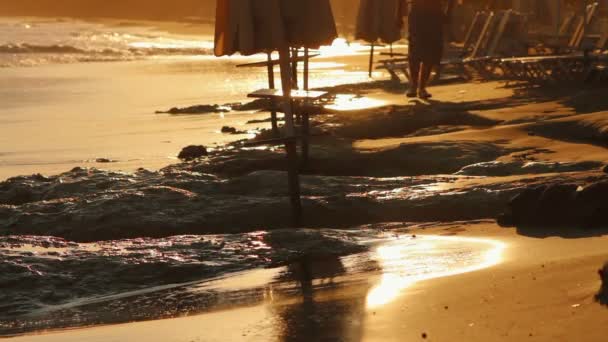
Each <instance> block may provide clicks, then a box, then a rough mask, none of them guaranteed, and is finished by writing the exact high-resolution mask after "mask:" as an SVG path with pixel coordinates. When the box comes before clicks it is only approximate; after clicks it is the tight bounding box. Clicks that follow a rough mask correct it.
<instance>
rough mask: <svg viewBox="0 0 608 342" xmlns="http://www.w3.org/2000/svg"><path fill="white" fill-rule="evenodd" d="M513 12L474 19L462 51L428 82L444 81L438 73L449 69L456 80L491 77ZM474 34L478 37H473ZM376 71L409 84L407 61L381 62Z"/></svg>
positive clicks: (444, 64)
mask: <svg viewBox="0 0 608 342" xmlns="http://www.w3.org/2000/svg"><path fill="white" fill-rule="evenodd" d="M514 14H515V12H514V11H512V10H507V11H499V12H478V13H477V14H476V16H475V18H474V19H473V22H472V24H471V26H470V27H469V30H468V32H467V36H466V37H465V42H464V44H463V46H462V49H461V50H460V51H458V52H457V53H454V51H453V50H452V51H451V54H452V55H456V57H452V58H445V59H443V60H442V61H441V65H440V68H439V70H438V71H437V72H436V73H435V75H434V77H433V79H432V80H431V82H436V81H439V80H443V79H445V78H442V76H441V74H442V73H444V72H445V71H446V70H449V69H451V70H452V71H454V72H455V73H456V74H457V75H459V78H461V79H462V78H464V79H472V78H475V77H484V78H487V77H490V76H491V75H492V74H493V70H494V69H496V65H495V64H496V61H497V57H499V56H500V54H499V52H498V48H499V47H500V44H501V42H502V40H503V38H504V33H505V31H506V28H507V27H508V25H509V24H510V23H511V22H512V20H513V18H514ZM475 35H477V38H476V39H474V38H473V37H474V36H475ZM378 68H379V69H384V70H386V71H387V72H388V73H389V74H390V75H391V78H392V79H393V80H395V81H400V78H399V73H401V74H403V75H404V76H405V78H406V80H407V81H408V82H409V81H410V75H409V62H408V59H407V58H403V57H401V58H392V59H386V60H382V61H380V66H379V67H378Z"/></svg>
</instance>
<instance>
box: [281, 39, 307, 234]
mask: <svg viewBox="0 0 608 342" xmlns="http://www.w3.org/2000/svg"><path fill="white" fill-rule="evenodd" d="M290 59H291V58H290V51H289V47H283V48H280V49H279V65H280V68H281V85H282V89H283V106H284V113H285V137H286V139H285V150H286V152H287V178H288V186H289V198H290V201H291V209H292V218H293V224H294V225H295V226H299V224H300V221H301V218H302V201H301V198H300V176H299V163H298V151H297V141H296V135H295V128H294V118H293V111H292V105H291V89H292V87H291V86H292V81H293V78H292V75H291V71H292V66H291V63H290Z"/></svg>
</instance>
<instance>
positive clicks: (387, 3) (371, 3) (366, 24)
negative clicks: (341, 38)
mask: <svg viewBox="0 0 608 342" xmlns="http://www.w3.org/2000/svg"><path fill="white" fill-rule="evenodd" d="M406 12H407V1H406V0H361V3H360V5H359V14H358V15H357V29H356V34H355V38H356V39H361V40H365V41H367V42H370V43H374V42H378V41H380V42H383V43H386V44H391V43H394V42H396V41H398V40H399V39H401V32H402V30H403V17H404V16H405V14H406Z"/></svg>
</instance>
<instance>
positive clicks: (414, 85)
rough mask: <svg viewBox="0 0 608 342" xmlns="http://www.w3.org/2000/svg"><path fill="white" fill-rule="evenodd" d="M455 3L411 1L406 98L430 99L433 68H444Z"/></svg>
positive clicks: (431, 0) (448, 1)
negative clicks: (445, 43) (447, 31)
mask: <svg viewBox="0 0 608 342" xmlns="http://www.w3.org/2000/svg"><path fill="white" fill-rule="evenodd" d="M453 7H454V0H411V4H410V12H409V19H408V21H409V67H410V75H411V81H410V88H409V90H408V91H407V94H406V95H407V97H420V98H422V99H428V98H430V97H431V94H430V93H429V92H428V91H427V90H426V86H427V83H428V81H429V78H430V77H431V73H432V71H433V69H435V70H437V69H438V68H439V66H440V65H441V57H442V55H443V37H444V30H445V27H446V24H447V23H448V18H449V17H450V15H451V12H452V8H453Z"/></svg>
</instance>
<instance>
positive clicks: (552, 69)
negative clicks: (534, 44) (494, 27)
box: [500, 3, 608, 83]
mask: <svg viewBox="0 0 608 342" xmlns="http://www.w3.org/2000/svg"><path fill="white" fill-rule="evenodd" d="M597 7H598V3H594V4H591V5H589V6H587V14H588V20H589V21H588V24H590V23H591V22H592V20H593V18H594V17H595V12H596V11H597ZM577 26H578V27H579V28H580V21H579V25H577ZM590 37H592V36H591V35H585V34H584V32H583V31H580V30H579V29H578V28H577V29H576V30H575V33H574V35H573V36H572V39H571V40H570V44H569V47H577V49H576V50H574V51H573V52H571V53H567V54H559V55H541V56H528V57H514V58H503V59H501V61H500V68H501V70H502V74H503V77H504V78H506V79H509V80H518V81H527V82H531V83H552V82H562V81H586V80H589V79H591V78H594V77H595V76H594V75H599V76H601V75H603V73H604V68H603V66H602V65H600V64H598V63H603V61H604V60H605V56H604V55H603V54H602V52H603V51H605V49H606V44H607V43H608V32H603V33H602V34H600V35H599V36H597V37H596V38H597V42H596V44H595V45H594V46H593V47H591V48H590V49H586V50H582V49H581V43H582V41H583V40H584V39H588V38H590ZM599 76H598V77H599Z"/></svg>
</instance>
